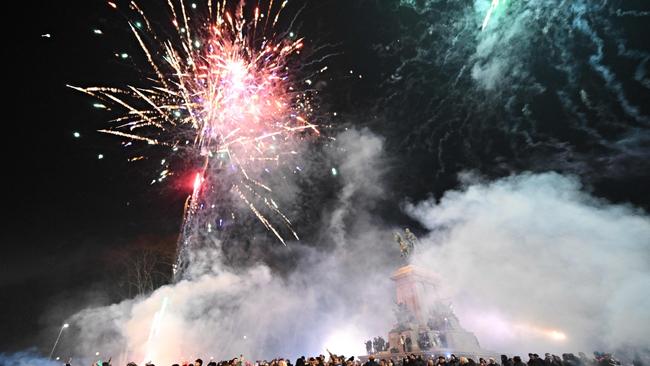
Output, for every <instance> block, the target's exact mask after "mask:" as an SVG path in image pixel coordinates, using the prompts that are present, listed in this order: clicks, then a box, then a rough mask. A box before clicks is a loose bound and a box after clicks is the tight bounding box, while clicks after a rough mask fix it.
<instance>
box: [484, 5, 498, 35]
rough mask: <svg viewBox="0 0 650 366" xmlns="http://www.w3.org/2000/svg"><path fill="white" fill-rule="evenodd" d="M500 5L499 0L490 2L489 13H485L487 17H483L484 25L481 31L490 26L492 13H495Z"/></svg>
mask: <svg viewBox="0 0 650 366" xmlns="http://www.w3.org/2000/svg"><path fill="white" fill-rule="evenodd" d="M497 6H499V0H492V4H490V9H488V12H487V14H485V18H484V19H483V25H482V26H481V31H484V30H485V28H486V27H487V26H488V24H489V23H490V18H492V13H494V10H495V9H496V8H497Z"/></svg>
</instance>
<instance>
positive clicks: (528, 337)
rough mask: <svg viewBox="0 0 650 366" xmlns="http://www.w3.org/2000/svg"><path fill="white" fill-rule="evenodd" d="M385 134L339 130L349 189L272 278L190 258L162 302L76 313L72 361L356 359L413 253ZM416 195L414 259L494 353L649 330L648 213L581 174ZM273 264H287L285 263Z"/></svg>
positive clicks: (208, 253)
mask: <svg viewBox="0 0 650 366" xmlns="http://www.w3.org/2000/svg"><path fill="white" fill-rule="evenodd" d="M383 151H384V141H383V139H382V138H380V137H378V136H376V135H374V134H372V133H371V132H369V131H368V130H349V131H346V132H345V133H343V134H341V135H339V136H338V138H337V141H336V144H335V146H334V148H333V149H332V151H331V152H330V155H331V156H330V158H331V161H333V162H334V163H336V166H337V169H338V170H337V174H338V177H339V179H340V183H341V186H340V190H339V191H338V195H337V196H336V198H335V200H334V201H335V204H333V205H331V206H329V207H324V208H323V209H322V210H323V214H322V217H323V221H322V222H320V223H319V225H320V227H321V234H320V235H319V236H318V237H319V239H318V242H316V243H302V242H294V243H290V244H289V246H288V247H287V249H286V250H287V251H289V252H290V255H287V256H286V257H287V258H291V259H290V260H288V261H287V262H286V263H285V264H284V265H285V266H286V267H287V268H288V270H284V271H277V270H276V269H274V265H271V264H268V263H263V262H259V263H256V264H254V265H249V266H241V267H237V266H232V265H230V264H229V263H227V260H226V259H225V258H224V256H223V252H222V251H221V248H220V246H221V245H224V243H221V242H215V243H214V246H213V247H212V248H210V247H204V248H203V249H201V250H197V251H195V252H193V253H192V256H194V257H193V258H191V263H193V266H194V267H193V268H192V271H193V272H192V273H191V275H189V276H188V277H187V278H188V279H186V280H183V281H180V282H178V283H175V284H172V285H168V286H163V287H162V288H159V289H158V290H156V291H155V292H153V293H152V294H151V295H149V296H147V297H143V298H136V299H132V300H127V301H124V302H122V303H119V304H114V305H111V306H106V307H98V308H89V309H86V310H84V311H82V312H80V313H78V314H76V315H75V316H73V317H72V319H70V320H69V322H70V324H71V331H70V332H69V333H68V334H69V337H75V341H74V344H75V348H74V350H72V351H71V353H72V354H73V355H75V358H76V359H79V356H83V355H88V354H92V353H94V352H95V351H98V352H100V353H101V354H102V355H110V356H111V357H113V360H115V361H116V362H118V363H125V362H127V361H129V360H133V361H136V362H142V361H148V360H154V361H155V362H157V363H161V364H164V363H172V362H178V361H182V360H192V359H193V358H195V357H197V356H200V357H203V358H204V359H207V358H210V357H214V358H215V359H227V358H232V357H236V356H239V354H244V355H245V356H246V357H248V358H249V359H260V358H272V357H291V358H293V357H297V356H300V355H313V354H319V353H325V349H329V350H331V351H332V352H334V353H338V354H341V353H343V354H345V355H347V356H350V355H360V354H363V353H365V352H364V351H365V350H364V348H363V341H364V340H366V339H369V338H371V337H374V336H377V335H383V336H385V335H386V333H387V332H388V330H389V329H390V328H391V326H392V325H393V323H394V321H395V319H394V317H393V314H392V309H393V306H394V301H395V300H394V288H393V285H392V283H391V281H390V279H389V278H390V275H391V273H392V272H393V271H394V270H395V269H396V268H397V267H398V266H400V265H403V261H401V260H400V258H399V253H398V249H397V247H396V245H393V244H392V232H393V230H394V229H395V228H393V227H389V226H388V225H386V224H383V223H382V220H381V219H380V218H379V217H377V215H376V214H375V213H374V211H373V207H374V206H375V204H376V202H378V201H380V200H381V199H382V196H383V195H385V193H386V192H385V187H384V186H383V185H382V182H384V181H387V177H386V176H385V175H386V173H387V172H386V171H385V169H384V168H383V167H385V166H386V164H385V160H384V159H385V157H384V152H383ZM462 180H463V182H464V188H463V189H460V190H457V191H450V192H447V193H446V194H445V195H444V197H443V198H442V199H441V200H440V201H439V202H438V201H435V200H433V199H431V200H427V201H424V202H419V203H409V204H406V205H405V206H404V211H405V212H406V213H407V214H408V215H410V216H411V217H412V218H414V219H415V220H418V221H419V222H421V223H422V224H423V225H424V226H425V227H426V228H427V229H428V230H430V232H429V233H428V234H427V235H423V236H422V238H421V245H420V247H419V249H418V251H417V252H416V253H415V255H414V256H413V258H412V261H413V263H414V264H416V265H419V266H422V267H425V268H427V269H429V270H431V271H434V272H437V273H438V274H439V275H440V278H441V279H442V280H441V281H442V284H443V285H444V286H442V288H443V290H442V291H443V295H444V296H445V297H447V298H449V299H450V301H451V302H452V303H453V304H454V305H455V310H456V312H457V314H458V315H459V317H460V320H461V323H463V325H464V326H465V328H467V329H468V330H470V331H474V332H475V333H476V334H477V336H478V337H479V340H480V341H481V343H482V345H483V346H484V347H485V348H489V349H492V350H495V351H508V352H518V353H520V354H521V353H522V352H527V351H536V352H538V353H541V352H548V351H556V352H561V351H571V352H576V351H579V350H585V351H591V350H594V349H606V350H612V349H613V348H615V347H623V346H630V347H643V346H644V342H645V340H647V339H648V338H650V333H649V332H648V329H650V326H648V325H650V324H649V320H650V319H649V313H650V311H649V310H648V309H650V306H649V305H650V304H649V303H648V298H647V293H648V291H649V290H650V247H649V243H648V238H650V219H649V218H648V216H647V215H646V214H645V213H644V212H642V211H640V210H637V209H634V208H633V207H629V206H625V205H612V204H609V203H607V202H605V201H602V200H599V199H597V198H594V197H593V196H591V195H590V194H589V193H586V192H585V191H584V189H583V187H582V186H581V185H580V183H579V181H578V180H577V179H576V178H571V177H565V176H562V175H559V174H554V173H547V174H522V175H518V176H512V177H509V178H505V179H501V180H498V181H494V182H481V181H480V180H478V179H477V178H476V177H471V176H470V175H466V176H463V177H462ZM275 265H277V264H275Z"/></svg>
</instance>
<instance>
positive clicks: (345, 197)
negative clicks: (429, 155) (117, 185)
mask: <svg viewBox="0 0 650 366" xmlns="http://www.w3.org/2000/svg"><path fill="white" fill-rule="evenodd" d="M331 160H332V161H333V162H334V163H336V166H337V176H338V177H339V178H340V181H341V189H340V191H339V194H338V195H337V197H336V199H335V202H336V203H335V204H334V205H333V206H332V207H331V208H326V209H324V212H323V215H322V216H323V217H324V218H325V219H324V221H323V222H322V223H321V226H322V228H321V231H322V233H321V235H320V239H319V240H320V242H321V245H314V243H302V242H293V243H290V244H289V246H288V247H287V248H286V250H287V251H289V252H290V255H287V256H286V257H287V258H290V259H289V260H287V262H286V263H284V264H282V265H283V266H286V267H289V269H290V270H288V271H287V270H286V268H284V270H283V271H281V272H282V273H286V272H288V274H287V275H282V274H279V273H278V271H275V270H274V269H273V268H272V266H277V265H278V264H277V263H273V264H272V265H270V264H267V263H257V264H254V265H251V266H244V267H241V268H238V267H235V266H233V265H232V264H231V263H227V259H225V258H224V256H223V252H222V250H221V246H222V245H225V243H222V242H219V241H215V242H214V243H213V246H212V247H207V246H203V248H202V249H200V250H195V251H194V252H192V253H191V256H192V258H190V262H191V263H192V267H190V269H189V272H188V273H187V275H186V278H187V279H185V280H183V281H180V282H178V283H176V284H173V285H168V286H163V287H162V288H159V289H158V290H156V291H155V292H154V293H152V294H151V295H150V296H147V297H146V298H137V299H133V300H128V301H124V302H122V303H120V304H115V305H112V306H107V307H99V308H91V309H86V310H84V311H82V312H80V313H78V314H76V315H75V316H74V317H73V319H71V320H70V323H71V324H72V326H73V328H74V329H75V331H76V334H77V338H78V341H77V342H75V344H76V345H77V346H76V349H75V353H76V354H80V355H83V354H88V352H94V350H99V351H100V352H101V353H102V354H111V355H113V358H114V359H116V360H120V362H121V361H125V362H126V361H127V360H135V361H138V362H140V361H148V360H154V361H156V362H161V363H172V362H178V361H180V360H193V358H195V357H197V356H199V355H200V356H201V357H203V358H204V359H205V358H208V357H214V358H215V359H227V358H232V357H236V356H238V355H239V354H244V355H245V356H247V357H250V358H253V359H259V358H272V357H277V356H283V357H297V356H300V355H302V354H319V353H325V349H326V348H328V349H330V350H331V351H332V352H335V353H339V354H341V353H343V354H347V355H352V354H356V355H358V354H361V353H363V342H362V341H363V340H364V339H365V338H368V337H371V336H376V335H378V334H383V333H385V332H386V330H387V329H388V328H389V327H390V325H391V323H392V318H391V316H390V314H391V308H392V306H393V299H392V290H391V287H390V285H391V283H390V279H389V276H390V273H391V271H393V270H394V268H395V267H396V259H398V258H399V255H398V254H397V250H396V249H395V248H393V246H391V245H390V244H386V245H384V243H390V242H391V237H392V236H391V232H390V230H388V229H384V228H381V227H378V226H377V225H375V224H374V222H375V221H376V220H374V218H373V217H372V215H370V214H369V212H370V208H372V206H373V205H374V202H376V201H377V200H378V199H379V196H380V195H381V194H382V193H383V187H382V186H381V182H382V181H383V180H384V179H383V178H382V174H383V173H382V171H383V170H382V168H381V167H382V165H383V164H382V161H383V139H381V138H379V137H378V136H376V135H374V134H372V133H370V132H369V131H368V130H349V131H346V132H344V133H342V134H340V135H339V136H337V141H336V143H335V145H334V147H333V149H332V150H331ZM276 245H277V243H276ZM378 314H384V315H382V316H377V315H378ZM91 350H92V351H91Z"/></svg>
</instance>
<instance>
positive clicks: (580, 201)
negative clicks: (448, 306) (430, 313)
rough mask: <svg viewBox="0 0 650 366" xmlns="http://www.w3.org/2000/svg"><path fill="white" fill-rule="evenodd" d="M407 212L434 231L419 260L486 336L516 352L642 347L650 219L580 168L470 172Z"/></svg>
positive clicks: (646, 327) (649, 328)
mask: <svg viewBox="0 0 650 366" xmlns="http://www.w3.org/2000/svg"><path fill="white" fill-rule="evenodd" d="M465 184H466V187H465V188H463V189H462V190H458V191H450V192H447V193H446V194H445V195H444V197H442V199H441V200H440V201H439V202H436V201H435V200H428V201H425V202H420V203H416V204H409V205H407V207H406V210H407V212H408V213H409V214H410V215H412V216H413V217H414V218H416V219H417V220H418V221H420V222H421V223H422V224H423V225H425V226H426V227H427V228H428V229H430V230H432V231H431V233H430V234H429V235H428V236H427V237H426V238H424V239H423V242H424V243H425V244H424V245H423V248H422V250H421V252H420V253H419V254H418V256H417V257H416V258H414V262H415V263H416V264H418V265H421V266H423V267H429V268H431V269H433V270H435V271H436V272H438V273H439V274H440V275H441V276H442V278H444V285H445V288H446V291H447V295H448V296H449V297H451V298H452V299H453V300H454V302H455V305H456V309H457V311H458V313H459V316H460V319H461V320H464V322H465V325H466V326H467V327H468V328H469V329H472V330H474V331H475V332H476V333H477V335H478V337H479V340H481V341H482V344H483V345H484V346H486V347H488V348H492V349H494V350H499V351H502V350H506V351H513V352H525V351H528V350H530V351H535V352H538V353H540V354H542V352H549V351H555V352H577V351H585V352H590V351H593V350H598V349H606V350H613V349H620V348H623V347H646V346H647V340H648V339H650V310H648V309H650V299H649V298H648V297H647V294H648V293H650V218H649V217H648V216H647V214H646V213H644V212H642V211H640V210H637V209H635V208H633V207H629V206H626V205H612V204H609V203H607V202H605V201H602V200H599V199H597V198H594V197H593V196H591V195H589V194H588V193H586V192H584V190H583V187H582V186H581V185H580V183H579V181H578V180H577V179H576V178H572V177H565V176H562V175H559V174H555V173H546V174H522V175H518V176H512V177H509V178H505V179H501V180H498V181H495V182H483V183H482V182H477V181H476V179H475V178H468V180H466V182H465Z"/></svg>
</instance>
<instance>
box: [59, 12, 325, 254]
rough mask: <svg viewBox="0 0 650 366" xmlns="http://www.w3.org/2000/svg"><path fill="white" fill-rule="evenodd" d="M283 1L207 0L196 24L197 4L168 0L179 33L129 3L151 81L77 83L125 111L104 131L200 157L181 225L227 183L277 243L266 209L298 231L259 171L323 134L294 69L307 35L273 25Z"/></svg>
mask: <svg viewBox="0 0 650 366" xmlns="http://www.w3.org/2000/svg"><path fill="white" fill-rule="evenodd" d="M286 5H287V1H286V0H283V1H282V2H274V0H269V1H268V2H266V3H265V4H264V6H261V4H260V3H259V2H258V3H257V4H256V5H255V7H247V5H245V4H244V1H239V2H238V3H234V2H232V1H228V0H223V1H216V2H215V1H213V0H208V2H207V9H205V10H207V11H206V12H205V13H207V14H205V16H204V19H203V20H202V21H200V22H198V23H197V19H195V18H194V17H193V16H192V17H191V16H190V14H189V13H190V10H194V9H193V8H195V7H196V5H195V4H192V5H191V6H190V7H191V8H192V9H190V7H188V6H186V4H185V3H183V1H179V2H173V0H169V1H168V2H167V6H168V9H169V12H170V14H171V25H170V26H171V28H172V29H173V30H174V32H173V36H172V37H169V38H168V39H163V38H161V37H160V36H159V35H158V34H157V32H155V31H154V29H153V28H152V25H151V24H152V23H151V22H150V21H149V19H148V18H147V16H146V15H145V12H144V11H143V10H141V8H140V7H139V6H138V5H137V4H136V3H135V2H131V3H130V5H129V7H130V9H131V10H132V11H134V12H135V14H136V16H137V17H138V19H139V21H137V22H132V23H129V25H130V27H131V30H132V32H133V35H134V37H135V39H136V40H137V42H138V44H139V45H140V47H141V49H142V51H143V53H144V56H145V57H146V59H147V61H148V64H149V69H150V70H149V74H150V76H149V75H148V77H147V80H148V85H147V86H146V87H136V86H131V85H127V86H125V87H120V88H109V87H85V88H80V87H74V86H71V87H72V88H74V89H76V90H78V91H81V92H84V93H86V94H89V95H91V96H93V97H95V98H97V99H99V100H100V101H102V103H103V104H105V105H108V106H116V107H119V108H120V109H122V110H123V111H125V114H123V115H121V116H119V117H118V118H116V119H115V120H114V121H113V122H114V125H113V126H112V127H111V128H108V129H103V130H100V131H101V132H104V133H108V134H112V135H116V136H119V137H123V138H127V139H130V140H135V141H143V142H146V143H148V144H152V145H162V146H166V147H169V148H170V149H173V150H174V151H176V150H178V149H186V148H189V149H190V152H191V154H192V155H193V156H194V157H196V158H197V159H199V160H200V161H201V163H200V166H201V167H200V169H199V172H198V173H197V174H196V177H195V181H194V189H193V192H192V195H191V196H190V197H189V198H188V201H187V203H186V208H185V215H184V225H183V226H184V230H186V229H187V226H188V223H189V222H191V221H192V219H193V217H194V216H195V215H197V214H198V213H199V211H200V210H202V209H204V208H205V205H204V204H203V203H204V202H203V200H204V199H203V196H205V195H208V194H210V191H211V190H214V189H215V187H216V186H220V188H218V189H221V190H223V189H224V188H223V186H224V185H227V187H225V189H226V190H227V191H228V192H230V194H232V195H233V196H234V197H236V198H237V199H239V200H241V202H242V203H243V204H244V205H245V206H246V207H248V209H250V211H251V212H252V213H253V214H254V215H255V216H256V217H257V219H258V220H259V221H260V222H261V223H262V224H263V225H264V226H265V227H266V229H268V230H269V231H271V232H272V233H273V234H274V235H275V237H277V239H278V240H279V241H280V242H282V243H283V244H285V238H284V237H283V235H282V234H281V230H280V229H279V228H276V226H274V225H273V224H272V220H271V219H270V218H269V217H267V216H266V215H265V214H263V213H262V212H263V211H264V212H269V213H271V214H272V215H273V216H274V217H275V218H276V219H275V220H277V221H279V222H281V223H282V225H283V226H284V227H285V231H286V230H288V232H290V233H291V235H292V236H294V237H295V238H296V239H297V238H298V236H297V234H296V232H295V231H294V230H293V228H292V226H291V222H290V221H289V219H288V218H287V217H286V216H285V215H284V214H283V213H282V212H281V211H280V209H279V207H278V205H277V204H276V203H275V202H274V201H273V199H272V198H271V197H270V193H271V188H269V186H268V185H267V184H264V182H262V181H261V180H260V179H259V178H257V177H259V176H260V174H258V173H259V171H260V169H266V166H267V165H269V164H280V163H281V162H282V160H283V157H284V156H286V155H289V154H295V151H293V149H292V146H293V144H294V143H295V142H296V141H298V140H301V139H303V138H305V137H306V136H310V135H313V134H318V130H317V128H316V126H315V125H314V124H312V123H311V122H310V116H311V112H312V109H311V104H310V101H309V97H308V96H307V95H306V93H304V92H300V91H298V90H297V84H298V83H297V82H295V78H294V77H293V74H292V72H294V71H295V68H296V67H299V66H296V65H297V64H299V58H300V52H301V49H302V48H303V44H304V43H303V39H301V38H297V39H296V38H295V37H293V34H291V36H290V35H289V34H287V32H278V31H276V28H277V27H276V25H277V23H278V20H279V19H280V17H281V14H282V11H283V9H284V8H285V7H286ZM195 13H196V12H193V13H192V14H195ZM223 169H227V170H229V171H231V172H232V171H235V172H236V173H235V174H232V173H229V176H230V177H231V178H230V179H227V180H225V181H222V182H221V183H222V184H218V183H217V181H218V180H219V178H215V177H214V176H213V175H214V174H213V172H215V171H221V170H223ZM165 174H168V172H167V171H166V173H165ZM232 177H234V178H232ZM208 229H210V228H208Z"/></svg>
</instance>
